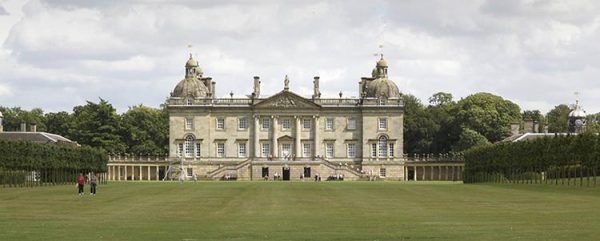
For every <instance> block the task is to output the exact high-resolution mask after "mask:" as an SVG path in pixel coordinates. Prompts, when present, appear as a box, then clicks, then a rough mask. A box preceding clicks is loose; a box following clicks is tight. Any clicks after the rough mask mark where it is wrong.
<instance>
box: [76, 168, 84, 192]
mask: <svg viewBox="0 0 600 241" xmlns="http://www.w3.org/2000/svg"><path fill="white" fill-rule="evenodd" d="M83 184H85V178H84V177H83V173H79V176H78V177H77V190H78V192H79V196H81V195H83V194H84V192H83Z"/></svg>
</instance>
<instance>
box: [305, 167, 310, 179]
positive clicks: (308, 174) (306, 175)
mask: <svg viewBox="0 0 600 241" xmlns="http://www.w3.org/2000/svg"><path fill="white" fill-rule="evenodd" d="M304 178H310V167H305V168H304Z"/></svg>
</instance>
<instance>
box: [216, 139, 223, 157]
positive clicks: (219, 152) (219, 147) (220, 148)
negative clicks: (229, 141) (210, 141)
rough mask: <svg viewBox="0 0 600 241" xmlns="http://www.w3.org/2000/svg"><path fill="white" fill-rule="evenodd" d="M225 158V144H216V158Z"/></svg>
mask: <svg viewBox="0 0 600 241" xmlns="http://www.w3.org/2000/svg"><path fill="white" fill-rule="evenodd" d="M224 156H225V143H222V142H221V143H217V157H224Z"/></svg>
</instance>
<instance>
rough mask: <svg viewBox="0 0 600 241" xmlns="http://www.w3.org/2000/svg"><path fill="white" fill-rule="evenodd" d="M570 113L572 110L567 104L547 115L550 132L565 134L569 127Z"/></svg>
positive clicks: (558, 106) (557, 107) (555, 108)
mask: <svg viewBox="0 0 600 241" xmlns="http://www.w3.org/2000/svg"><path fill="white" fill-rule="evenodd" d="M569 112H571V109H570V108H569V106H567V105H565V104H561V105H557V106H555V107H554V109H552V110H550V112H548V114H546V119H547V120H548V131H549V132H554V133H564V132H567V131H568V127H569Z"/></svg>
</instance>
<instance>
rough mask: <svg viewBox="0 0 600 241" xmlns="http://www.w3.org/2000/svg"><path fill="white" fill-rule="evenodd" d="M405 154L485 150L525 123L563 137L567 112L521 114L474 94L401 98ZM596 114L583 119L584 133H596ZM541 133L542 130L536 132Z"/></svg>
mask: <svg viewBox="0 0 600 241" xmlns="http://www.w3.org/2000/svg"><path fill="white" fill-rule="evenodd" d="M403 99H404V106H405V116H404V148H405V153H421V154H425V153H435V154H437V153H451V152H463V151H465V150H468V149H470V148H472V147H478V146H489V145H491V144H492V143H497V142H499V141H501V140H503V139H505V138H507V137H509V136H510V135H511V130H510V125H511V123H519V124H520V126H521V128H523V124H524V121H525V120H532V121H536V122H538V123H539V125H540V126H541V127H543V126H544V125H548V132H550V133H566V132H567V129H568V124H567V120H568V115H569V112H571V109H572V108H570V107H569V106H568V105H566V104H560V105H557V106H555V107H554V108H553V109H552V110H550V111H549V112H548V113H547V114H545V115H544V114H542V113H541V111H539V110H524V111H521V108H520V107H519V106H518V105H517V104H515V103H513V102H512V101H510V100H506V99H504V98H502V97H500V96H497V95H493V94H490V93H483V92H482V93H476V94H472V95H469V96H467V97H465V98H462V99H460V100H458V101H455V100H453V97H452V94H450V93H444V92H439V93H435V94H433V95H432V96H431V97H430V98H429V99H428V104H423V103H422V102H421V101H420V100H419V99H418V98H416V97H415V96H412V95H404V96H403ZM599 121H600V113H597V114H593V115H588V116H587V127H586V131H587V132H591V133H598V131H599V130H600V128H599V127H598V123H599ZM540 131H542V130H540Z"/></svg>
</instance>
